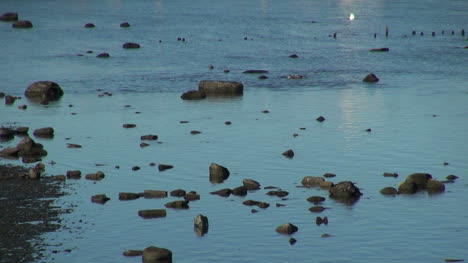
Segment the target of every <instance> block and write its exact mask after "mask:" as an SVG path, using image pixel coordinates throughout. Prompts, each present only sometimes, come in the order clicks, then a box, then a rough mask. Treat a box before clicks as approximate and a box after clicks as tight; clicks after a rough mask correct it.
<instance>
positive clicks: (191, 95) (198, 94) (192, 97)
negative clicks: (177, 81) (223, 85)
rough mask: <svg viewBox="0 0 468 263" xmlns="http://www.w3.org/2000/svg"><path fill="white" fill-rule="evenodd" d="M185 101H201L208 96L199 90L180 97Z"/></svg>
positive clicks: (190, 91)
mask: <svg viewBox="0 0 468 263" xmlns="http://www.w3.org/2000/svg"><path fill="white" fill-rule="evenodd" d="M180 98H181V99H183V100H201V99H204V98H206V94H205V92H203V91H199V90H189V91H187V92H185V93H184V94H182V95H181V96H180Z"/></svg>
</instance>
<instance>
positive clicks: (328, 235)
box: [321, 234, 332, 238]
mask: <svg viewBox="0 0 468 263" xmlns="http://www.w3.org/2000/svg"><path fill="white" fill-rule="evenodd" d="M321 237H322V238H327V237H332V235H330V234H322V236H321Z"/></svg>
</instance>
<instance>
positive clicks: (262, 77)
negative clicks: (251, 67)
mask: <svg viewBox="0 0 468 263" xmlns="http://www.w3.org/2000/svg"><path fill="white" fill-rule="evenodd" d="M267 78H268V77H267V76H265V75H261V76H259V77H258V79H267Z"/></svg>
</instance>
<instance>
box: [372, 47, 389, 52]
mask: <svg viewBox="0 0 468 263" xmlns="http://www.w3.org/2000/svg"><path fill="white" fill-rule="evenodd" d="M370 51H371V52H388V51H390V49H389V48H388V47H382V48H373V49H371V50H370Z"/></svg>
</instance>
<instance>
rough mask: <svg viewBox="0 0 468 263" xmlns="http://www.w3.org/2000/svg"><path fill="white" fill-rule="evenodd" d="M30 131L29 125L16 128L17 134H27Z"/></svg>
mask: <svg viewBox="0 0 468 263" xmlns="http://www.w3.org/2000/svg"><path fill="white" fill-rule="evenodd" d="M28 131H29V127H18V128H16V130H15V132H16V134H21V135H24V134H27V133H28ZM0 137H1V136H0Z"/></svg>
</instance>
